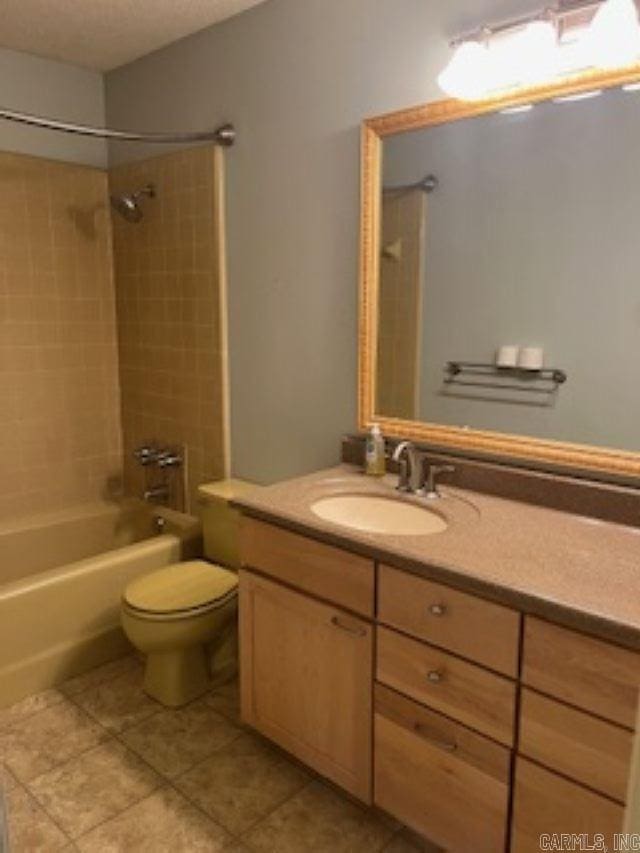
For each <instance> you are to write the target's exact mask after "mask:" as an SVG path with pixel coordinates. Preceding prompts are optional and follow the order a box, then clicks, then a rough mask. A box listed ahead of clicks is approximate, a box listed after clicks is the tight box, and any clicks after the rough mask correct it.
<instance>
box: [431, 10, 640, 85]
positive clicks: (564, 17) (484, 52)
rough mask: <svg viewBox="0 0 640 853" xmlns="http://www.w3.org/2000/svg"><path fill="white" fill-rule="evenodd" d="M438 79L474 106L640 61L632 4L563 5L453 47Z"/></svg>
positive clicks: (638, 33) (484, 30)
mask: <svg viewBox="0 0 640 853" xmlns="http://www.w3.org/2000/svg"><path fill="white" fill-rule="evenodd" d="M452 47H453V48H454V53H453V56H452V58H451V61H450V62H449V64H448V65H447V66H446V68H445V69H444V70H443V71H442V72H441V73H440V75H439V76H438V84H439V85H440V88H441V89H442V90H443V91H444V92H445V93H446V94H447V95H449V96H450V97H452V98H458V99H459V100H465V101H475V100H482V99H484V98H488V97H492V96H498V95H500V94H503V93H504V92H507V91H509V90H512V89H517V88H520V87H529V86H537V85H542V84H544V83H546V82H551V81H553V80H558V79H560V78H563V77H567V76H570V75H571V74H575V73H578V72H583V71H587V70H588V69H602V70H610V69H612V68H618V67H620V68H622V67H625V66H628V65H632V64H633V63H635V62H636V61H638V60H640V20H639V19H638V9H637V6H636V0H561V2H560V3H559V5H558V6H557V7H554V8H552V9H545V10H544V11H542V12H540V13H538V14H536V15H532V16H529V17H526V18H520V19H518V20H516V21H512V22H510V23H507V24H501V25H499V26H494V27H488V26H487V27H482V28H481V29H480V30H478V31H477V32H475V33H474V34H472V35H469V36H465V37H464V38H461V39H458V40H456V41H455V42H453V43H452Z"/></svg>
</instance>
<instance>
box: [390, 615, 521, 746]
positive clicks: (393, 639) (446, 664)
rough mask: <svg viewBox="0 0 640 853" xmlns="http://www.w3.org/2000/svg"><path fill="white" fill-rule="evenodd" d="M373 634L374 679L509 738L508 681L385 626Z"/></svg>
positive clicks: (511, 691) (511, 688)
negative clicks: (375, 645)
mask: <svg viewBox="0 0 640 853" xmlns="http://www.w3.org/2000/svg"><path fill="white" fill-rule="evenodd" d="M377 636H378V662H377V679H378V681H380V682H382V683H383V684H386V685H388V686H389V687H392V688H393V689H394V690H397V691H398V692H400V693H405V694H406V695H407V696H410V697H411V698H412V699H416V700H417V701H418V702H424V703H425V704H427V705H429V706H430V707H431V708H434V709H435V710H436V711H440V712H441V713H443V714H446V715H447V716H449V717H453V718H454V719H456V720H459V721H460V722H462V723H464V724H465V725H468V726H470V727H471V728H473V729H477V730H478V731H479V732H482V733H483V734H486V735H489V737H492V738H494V739H495V740H497V741H500V742H501V743H506V744H508V745H511V744H512V743H513V724H514V708H515V693H516V687H515V684H514V683H513V682H511V681H509V680H508V679H506V678H503V677H502V676H500V675H494V674H493V673H492V672H488V671H487V670H485V669H482V668H481V667H479V666H476V665H475V664H472V663H467V662H466V661H462V660H459V659H458V658H455V657H453V656H452V655H449V654H447V653H446V652H443V651H441V650H440V649H435V648H433V646H429V645H427V644H426V643H419V642H417V641H416V640H410V639H409V638H407V637H403V636H402V635H400V634H396V632H395V631H390V630H389V629H388V628H378V634H377Z"/></svg>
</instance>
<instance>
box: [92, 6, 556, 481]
mask: <svg viewBox="0 0 640 853" xmlns="http://www.w3.org/2000/svg"><path fill="white" fill-rule="evenodd" d="M538 5H539V4H536V3H535V2H533V0H527V2H524V0H482V2H478V0H268V2H266V3H264V4H262V5H260V6H258V7H256V8H254V9H252V10H251V11H249V12H246V13H244V14H243V15H240V16H238V17H236V18H233V19H230V20H229V21H226V22H224V23H223V24H220V25H217V26H215V27H212V28H210V29H208V30H204V31H203V32H201V33H197V34H196V35H193V36H190V37H189V38H187V39H184V40H183V41H181V42H178V43H176V44H174V45H170V46H169V47H167V48H165V49H163V50H161V51H158V52H157V53H155V54H152V55H150V56H148V57H145V58H143V59H140V60H138V61H137V62H134V63H132V64H131V65H128V66H126V67H123V68H120V69H118V70H116V71H113V72H111V73H109V74H108V75H107V77H106V106H107V117H108V121H109V123H110V124H111V125H122V126H124V125H128V126H131V127H139V128H145V129H157V130H160V129H166V128H180V129H185V130H186V129H195V128H201V127H208V126H215V125H216V124H217V123H219V122H221V121H223V120H227V119H229V120H232V121H234V122H235V124H236V125H237V127H238V131H239V140H238V144H237V146H236V148H235V149H234V150H233V151H231V152H230V153H229V156H228V231H229V236H228V250H229V273H230V339H231V353H230V354H231V404H232V452H233V468H234V473H235V474H236V475H237V476H240V477H246V478H250V479H254V480H256V481H259V482H269V481H272V480H276V479H279V478H283V477H287V476H292V475H295V474H297V473H301V472H304V471H309V470H312V469H314V468H319V467H321V466H323V465H328V464H332V463H333V462H335V461H336V460H337V458H338V446H339V439H340V435H341V433H342V432H343V431H345V430H353V429H354V427H355V425H356V351H357V341H356V331H357V269H358V197H359V177H358V176H359V171H358V170H359V125H360V122H361V121H362V119H363V118H365V117H366V116H369V115H374V114H377V113H382V112H387V111H390V110H395V109H399V108H402V107H406V106H409V105H413V104H417V103H420V102H424V101H427V100H433V99H436V98H439V97H441V95H440V93H439V91H438V89H437V86H436V81H435V78H436V75H437V73H438V71H439V70H440V69H441V67H442V65H443V64H444V62H445V61H446V60H447V58H448V56H449V52H448V48H447V42H448V39H449V38H450V37H452V36H455V35H456V34H459V33H460V32H461V31H464V30H467V29H468V28H469V27H473V26H475V25H477V24H478V23H480V22H482V21H484V20H485V19H496V18H497V19H501V18H504V17H505V16H507V17H508V16H510V15H512V14H516V15H517V14H519V13H521V12H523V11H528V10H531V9H535V8H537V6H538ZM148 153H149V152H148V151H145V150H144V149H142V148H139V149H131V148H124V147H123V146H118V147H113V149H112V152H111V156H112V158H113V162H122V161H124V160H126V159H128V158H137V157H143V156H147V155H148Z"/></svg>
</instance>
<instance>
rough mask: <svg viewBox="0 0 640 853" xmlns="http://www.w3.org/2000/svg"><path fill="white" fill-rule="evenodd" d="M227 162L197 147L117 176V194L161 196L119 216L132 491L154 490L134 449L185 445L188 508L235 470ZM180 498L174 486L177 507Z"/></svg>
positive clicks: (113, 177) (123, 378) (113, 181)
mask: <svg viewBox="0 0 640 853" xmlns="http://www.w3.org/2000/svg"><path fill="white" fill-rule="evenodd" d="M220 156H221V155H220V152H219V150H218V151H216V150H215V149H214V148H212V147H208V146H207V147H201V148H194V149H189V150H186V151H180V152H176V153H171V154H167V155H162V156H159V157H155V158H153V159H149V160H145V161H143V162H138V163H134V164H127V165H124V166H120V167H117V168H115V169H113V170H112V171H111V173H110V188H111V192H112V193H114V194H117V193H122V192H127V193H130V192H133V191H135V190H137V189H139V188H140V187H142V186H144V185H146V184H149V183H151V184H153V185H154V187H155V193H156V195H155V198H153V199H144V200H143V202H142V206H143V209H144V218H143V219H142V221H141V222H138V223H132V222H127V221H126V220H124V219H123V218H122V217H120V216H118V215H114V218H113V237H114V257H115V276H116V294H117V306H118V325H119V337H120V382H121V388H122V425H123V433H124V451H125V456H124V459H125V465H124V471H125V481H126V486H127V491H129V492H132V493H140V492H141V491H142V490H143V489H144V488H145V485H146V486H148V485H149V484H150V483H149V477H148V474H147V475H146V476H145V475H144V474H143V472H142V470H141V469H140V467H139V466H138V465H137V464H136V463H135V462H134V461H133V456H132V454H133V450H134V449H135V448H136V447H138V446H140V445H143V444H147V443H158V444H168V445H179V446H182V447H184V448H185V450H186V454H187V464H186V467H185V473H186V483H187V487H186V505H187V507H188V508H193V507H194V501H195V488H196V487H197V485H198V484H199V483H202V482H206V481H210V480H216V479H219V478H221V477H223V476H225V472H226V469H227V462H226V460H227V457H228V453H227V449H226V440H227V435H228V433H227V424H226V421H227V416H226V410H225V399H226V389H225V386H224V381H225V380H224V377H225V375H226V341H225V329H224V326H223V322H224V321H223V315H224V311H221V297H222V304H223V305H224V299H223V297H224V289H223V282H221V279H220V275H219V258H220V248H221V245H222V242H221V239H222V238H221V222H220V214H219V211H220V209H221V207H220V201H219V200H220V197H221V186H220V181H221V163H220V161H219V160H218V158H219V157H220ZM219 243H220V245H219ZM180 497H181V496H180V494H177V492H176V490H175V489H174V492H173V495H172V502H173V503H174V504H179V503H180Z"/></svg>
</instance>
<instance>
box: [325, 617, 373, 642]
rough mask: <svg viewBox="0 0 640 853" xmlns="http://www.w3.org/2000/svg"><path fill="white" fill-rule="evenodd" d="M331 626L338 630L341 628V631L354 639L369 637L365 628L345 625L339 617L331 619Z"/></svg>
mask: <svg viewBox="0 0 640 853" xmlns="http://www.w3.org/2000/svg"><path fill="white" fill-rule="evenodd" d="M331 624H332V625H335V627H336V628H340V630H341V631H345V632H346V633H347V634H351V635H352V636H353V637H366V635H367V632H366V631H365V629H364V628H353V627H352V626H351V625H345V624H344V622H341V621H340V617H338V616H332V617H331Z"/></svg>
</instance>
